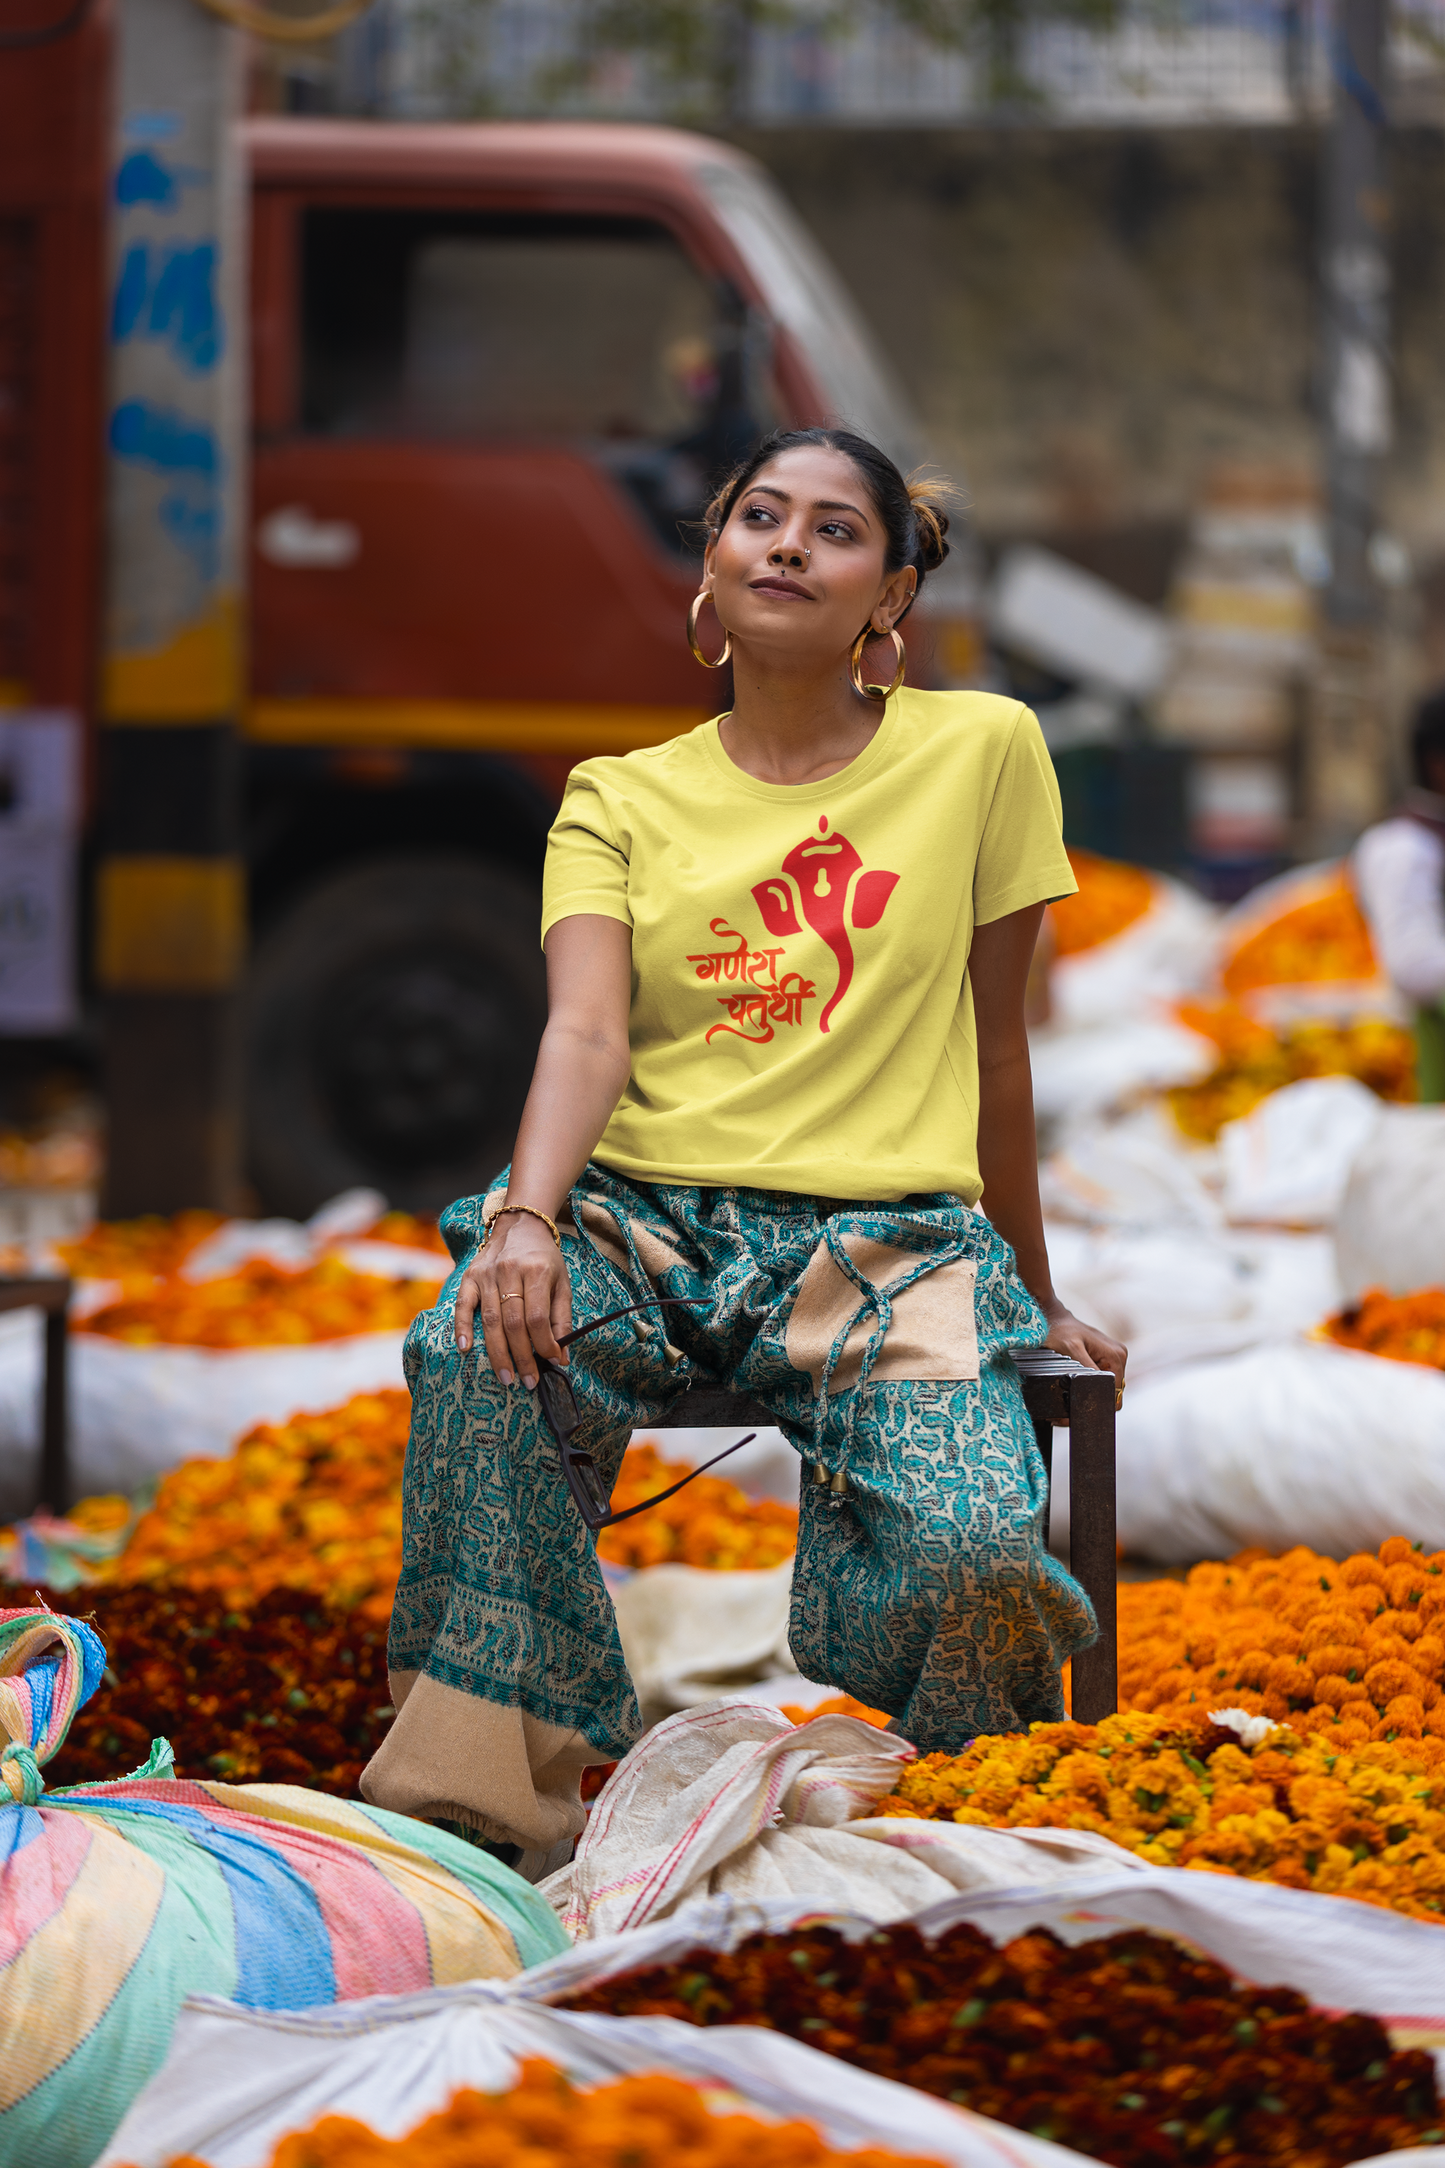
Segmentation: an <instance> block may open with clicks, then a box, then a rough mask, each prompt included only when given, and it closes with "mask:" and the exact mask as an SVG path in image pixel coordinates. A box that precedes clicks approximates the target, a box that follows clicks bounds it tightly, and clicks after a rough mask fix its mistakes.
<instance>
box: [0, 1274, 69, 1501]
mask: <svg viewBox="0 0 1445 2168" xmlns="http://www.w3.org/2000/svg"><path fill="white" fill-rule="evenodd" d="M71 1284H72V1283H71V1282H70V1281H69V1280H67V1279H57V1278H54V1277H53V1276H48V1275H47V1276H46V1277H45V1278H37V1279H10V1278H0V1310H40V1311H42V1312H43V1313H44V1319H45V1323H44V1327H43V1330H44V1334H45V1385H44V1391H43V1398H42V1401H41V1415H40V1469H39V1478H40V1480H39V1487H38V1489H37V1492H36V1504H37V1505H38V1506H48V1507H49V1508H50V1510H51V1512H52V1513H63V1512H64V1511H65V1509H66V1507H67V1506H68V1505H69V1504H70V1503H71V1497H70V1463H69V1456H68V1444H69V1431H68V1422H67V1415H66V1392H65V1386H66V1371H65V1364H66V1312H67V1311H68V1309H69V1308H70V1294H71Z"/></svg>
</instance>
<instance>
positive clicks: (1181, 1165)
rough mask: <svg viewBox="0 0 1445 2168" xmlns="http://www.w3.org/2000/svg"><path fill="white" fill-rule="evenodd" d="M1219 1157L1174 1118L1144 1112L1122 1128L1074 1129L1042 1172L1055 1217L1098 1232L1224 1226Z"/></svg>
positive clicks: (1093, 1125) (1090, 1125) (1042, 1189)
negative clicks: (1215, 1178) (1195, 1142)
mask: <svg viewBox="0 0 1445 2168" xmlns="http://www.w3.org/2000/svg"><path fill="white" fill-rule="evenodd" d="M1216 1165H1217V1155H1216V1154H1215V1153H1214V1152H1213V1151H1210V1150H1201V1149H1200V1148H1199V1147H1198V1146H1191V1145H1189V1144H1187V1143H1186V1142H1185V1139H1184V1137H1183V1136H1182V1135H1181V1134H1180V1131H1179V1129H1178V1128H1177V1126H1176V1125H1175V1123H1174V1120H1173V1118H1172V1116H1170V1115H1169V1114H1167V1113H1165V1112H1164V1111H1163V1110H1162V1109H1161V1108H1158V1107H1150V1108H1148V1109H1141V1110H1140V1112H1139V1113H1137V1114H1135V1115H1133V1116H1131V1117H1129V1118H1128V1119H1126V1120H1124V1121H1119V1122H1104V1121H1099V1120H1098V1119H1093V1120H1088V1121H1080V1122H1076V1123H1071V1124H1070V1125H1069V1126H1068V1128H1067V1129H1066V1130H1065V1132H1064V1134H1063V1135H1062V1137H1061V1138H1060V1139H1059V1144H1058V1148H1057V1150H1055V1151H1053V1152H1051V1153H1050V1154H1049V1156H1048V1158H1047V1159H1046V1160H1045V1161H1044V1163H1043V1165H1042V1167H1041V1168H1040V1169H1039V1195H1040V1197H1041V1199H1042V1202H1043V1207H1044V1212H1045V1215H1046V1216H1048V1217H1049V1218H1057V1219H1062V1220H1073V1221H1077V1222H1079V1223H1081V1224H1083V1225H1085V1226H1091V1227H1109V1226H1120V1227H1206V1228H1210V1227H1217V1226H1219V1224H1220V1222H1221V1220H1222V1217H1223V1214H1222V1212H1221V1209H1220V1205H1219V1201H1218V1199H1217V1198H1216V1197H1215V1196H1214V1195H1213V1194H1212V1193H1211V1191H1210V1189H1209V1187H1208V1186H1207V1185H1208V1180H1209V1178H1210V1177H1211V1176H1212V1175H1213V1174H1214V1172H1215V1168H1216Z"/></svg>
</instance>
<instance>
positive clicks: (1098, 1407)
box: [1069, 1370, 1119, 1724]
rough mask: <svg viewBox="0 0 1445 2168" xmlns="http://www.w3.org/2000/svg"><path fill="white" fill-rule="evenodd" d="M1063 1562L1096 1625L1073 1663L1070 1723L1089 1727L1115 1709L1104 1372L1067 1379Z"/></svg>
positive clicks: (1109, 1431)
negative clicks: (1087, 1646) (1091, 1608)
mask: <svg viewBox="0 0 1445 2168" xmlns="http://www.w3.org/2000/svg"><path fill="white" fill-rule="evenodd" d="M1069 1558H1070V1567H1071V1570H1072V1572H1073V1576H1074V1579H1075V1580H1076V1581H1078V1582H1079V1583H1080V1585H1081V1586H1082V1587H1083V1589H1084V1591H1085V1593H1086V1594H1087V1595H1088V1596H1089V1597H1090V1598H1091V1600H1092V1602H1093V1606H1094V1610H1095V1613H1096V1614H1097V1616H1098V1620H1099V1638H1098V1640H1097V1641H1096V1642H1095V1643H1094V1645H1093V1647H1092V1648H1090V1649H1084V1650H1082V1651H1081V1652H1080V1653H1079V1654H1078V1655H1077V1656H1076V1657H1075V1658H1074V1662H1073V1680H1074V1694H1073V1701H1074V1721H1075V1722H1076V1723H1079V1724H1097V1723H1098V1721H1099V1719H1100V1718H1101V1717H1104V1716H1112V1715H1113V1713H1114V1711H1115V1709H1116V1708H1117V1707H1118V1705H1119V1637H1118V1603H1117V1590H1118V1539H1117V1535H1116V1530H1115V1517H1114V1379H1113V1374H1112V1373H1111V1372H1110V1371H1108V1370H1101V1371H1099V1372H1097V1373H1089V1372H1086V1373H1084V1374H1083V1375H1082V1376H1080V1375H1077V1374H1076V1375H1075V1376H1073V1377H1071V1378H1070V1380H1069Z"/></svg>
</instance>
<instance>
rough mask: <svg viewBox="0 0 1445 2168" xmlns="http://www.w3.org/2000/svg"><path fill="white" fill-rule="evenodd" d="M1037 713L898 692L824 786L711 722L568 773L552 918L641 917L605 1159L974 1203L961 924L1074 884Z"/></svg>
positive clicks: (973, 1114)
mask: <svg viewBox="0 0 1445 2168" xmlns="http://www.w3.org/2000/svg"><path fill="white" fill-rule="evenodd" d="M1075 885H1076V884H1075V881H1074V877H1073V875H1072V873H1071V872H1070V870H1069V862H1068V859H1067V858H1066V857H1065V855H1064V847H1063V842H1062V839H1061V833H1060V805H1059V790H1058V784H1057V782H1056V781H1055V779H1054V771H1053V768H1052V766H1051V764H1050V761H1049V756H1048V752H1047V749H1046V748H1045V745H1044V741H1043V735H1042V733H1041V731H1040V730H1039V726H1038V724H1037V722H1036V721H1035V719H1034V717H1033V716H1032V715H1031V714H1030V712H1029V710H1028V709H1027V708H1023V707H1020V706H1019V704H1018V702H1017V701H1016V700H1004V699H999V698H997V697H996V696H994V695H993V694H990V693H927V692H913V691H911V690H907V691H904V692H901V693H899V694H898V695H897V696H896V697H895V698H894V699H892V700H890V701H889V703H888V708H887V711H886V713H885V715H884V718H883V721H882V722H881V723H880V724H879V726H878V730H877V732H876V733H875V735H874V737H873V740H872V742H871V744H869V745H868V746H867V747H866V749H865V750H864V751H863V752H862V753H860V754H859V756H858V758H857V759H856V760H854V761H851V762H850V763H849V765H848V766H847V767H846V768H844V769H842V770H841V771H840V772H839V773H838V774H837V775H832V776H829V777H828V778H827V780H826V781H825V782H821V783H805V784H800V785H796V786H794V785H789V784H777V783H760V782H758V781H757V780H756V779H755V778H754V777H752V776H750V775H746V774H745V773H744V772H743V770H742V769H741V768H739V767H736V766H735V765H734V763H733V762H732V761H731V760H729V758H728V756H727V754H726V753H725V752H724V750H723V747H722V744H721V741H720V739H719V736H718V725H717V722H716V721H713V722H710V723H704V724H701V725H700V726H699V727H698V728H697V729H696V730H692V731H689V732H688V734H687V735H686V736H685V737H681V738H674V739H672V740H670V742H669V743H667V744H666V745H658V746H650V747H648V748H647V749H646V750H645V751H642V752H638V753H628V754H626V755H625V756H624V757H622V758H620V759H603V760H588V761H584V762H583V763H582V765H581V766H580V767H579V768H576V769H574V770H573V773H572V777H571V780H570V781H569V783H568V785H567V792H566V795H565V797H564V798H563V800H562V807H561V810H560V812H559V813H558V815H557V819H556V822H555V823H554V825H553V828H552V833H551V837H550V839H549V842H548V846H547V870H546V879H545V889H544V900H543V913H542V931H543V936H544V938H545V936H546V934H547V932H548V930H549V929H550V928H551V927H553V926H555V925H556V924H557V922H558V920H559V919H564V918H572V917H576V916H578V915H580V914H582V913H596V914H598V915H600V916H601V917H604V918H616V919H620V920H621V921H622V923H623V925H625V926H630V927H631V928H632V1012H631V1019H630V1034H631V1041H632V1075H631V1077H630V1079H629V1081H628V1085H627V1089H626V1090H625V1092H624V1093H623V1095H622V1098H621V1100H620V1101H619V1103H618V1106H617V1110H616V1112H615V1113H614V1115H613V1117H612V1119H611V1121H610V1122H609V1123H608V1125H607V1129H606V1131H605V1133H604V1135H603V1137H602V1140H601V1142H600V1144H599V1145H598V1147H597V1150H596V1152H595V1154H594V1157H595V1158H596V1159H598V1160H599V1161H601V1163H602V1164H603V1165H604V1166H607V1167H611V1168H613V1169H614V1170H615V1171H616V1172H617V1173H619V1174H625V1175H630V1176H632V1177H633V1178H634V1179H636V1180H639V1181H645V1182H681V1183H690V1184H695V1185H699V1186H704V1187H713V1186H717V1187H719V1188H735V1187H736V1188H750V1189H772V1190H787V1191H790V1192H794V1193H797V1194H801V1195H805V1196H807V1195H814V1196H822V1197H837V1198H852V1199H857V1200H859V1201H862V1200H865V1199H866V1200H870V1201H872V1200H879V1201H881V1200H888V1201H896V1200H897V1199H899V1198H901V1197H906V1196H909V1195H911V1194H913V1193H914V1192H916V1191H920V1190H947V1191H952V1192H954V1193H955V1194H957V1195H958V1196H960V1197H961V1198H963V1200H964V1201H965V1203H968V1204H972V1203H974V1202H975V1201H976V1200H977V1198H978V1196H979V1193H980V1191H981V1189H982V1186H983V1185H982V1183H981V1181H980V1179H979V1173H978V1149H977V1137H978V1061H977V1053H976V1048H975V1043H974V1025H973V999H972V994H971V992H970V989H969V986H968V983H967V976H966V972H967V964H968V951H969V944H970V942H971V941H972V939H973V929H974V927H975V926H976V925H979V926H982V925H987V924H988V923H989V921H990V920H992V919H997V918H1004V917H1007V915H1008V914H1009V912H1011V911H1019V910H1022V909H1023V908H1024V907H1025V906H1026V905H1027V904H1031V903H1039V902H1042V901H1044V900H1046V899H1049V898H1052V897H1055V896H1066V895H1069V894H1071V893H1072V892H1073V889H1074V887H1075Z"/></svg>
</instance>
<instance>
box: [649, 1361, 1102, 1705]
mask: <svg viewBox="0 0 1445 2168" xmlns="http://www.w3.org/2000/svg"><path fill="white" fill-rule="evenodd" d="M1013 1359H1014V1362H1015V1363H1016V1365H1017V1367H1018V1369H1019V1372H1020V1374H1021V1376H1022V1378H1023V1388H1024V1405H1025V1406H1026V1407H1027V1409H1028V1411H1029V1415H1030V1417H1031V1418H1032V1421H1033V1426H1034V1436H1035V1437H1036V1438H1037V1439H1038V1443H1039V1451H1040V1452H1041V1453H1042V1455H1043V1459H1044V1469H1045V1472H1046V1473H1047V1475H1048V1477H1049V1483H1050V1490H1051V1492H1052V1485H1053V1452H1054V1426H1055V1424H1062V1425H1063V1426H1064V1427H1065V1428H1066V1429H1067V1431H1068V1433H1069V1564H1070V1571H1071V1572H1072V1573H1073V1576H1074V1578H1075V1580H1076V1581H1078V1583H1079V1584H1080V1586H1081V1587H1082V1588H1083V1589H1084V1591H1085V1593H1086V1594H1087V1595H1088V1596H1089V1597H1090V1598H1091V1600H1092V1602H1093V1605H1094V1610H1095V1612H1096V1613H1097V1615H1098V1620H1099V1638H1098V1640H1097V1641H1096V1642H1095V1643H1094V1646H1093V1647H1092V1648H1091V1649H1085V1650H1083V1652H1082V1653H1081V1654H1080V1655H1078V1656H1076V1657H1075V1658H1074V1660H1073V1711H1074V1717H1075V1719H1076V1721H1077V1722H1079V1723H1081V1724H1097V1723H1098V1721H1099V1719H1100V1717H1104V1716H1112V1715H1113V1713H1114V1711H1115V1709H1116V1708H1117V1706H1118V1701H1119V1636H1118V1623H1117V1609H1116V1600H1115V1588H1116V1582H1117V1552H1116V1539H1115V1533H1114V1379H1113V1374H1112V1372H1110V1371H1108V1370H1086V1369H1085V1368H1084V1367H1083V1365H1082V1364H1080V1363H1076V1362H1075V1361H1074V1360H1073V1359H1072V1357H1070V1356H1068V1355H1055V1354H1054V1353H1052V1351H1051V1350H1049V1349H1047V1348H1019V1349H1017V1350H1016V1351H1015V1353H1014V1358H1013ZM772 1421H773V1418H772V1416H771V1415H769V1413H768V1411H767V1409H766V1408H764V1407H762V1406H760V1405H759V1403H758V1402H757V1401H756V1400H750V1399H749V1398H748V1396H747V1394H746V1393H733V1392H727V1391H725V1390H723V1389H722V1388H721V1387H719V1386H714V1385H694V1386H692V1387H691V1388H690V1390H689V1391H687V1392H685V1393H684V1394H683V1395H682V1396H681V1398H680V1399H677V1400H674V1401H673V1403H672V1405H671V1407H670V1408H668V1409H666V1410H665V1411H664V1413H663V1415H662V1416H661V1417H660V1418H659V1424H658V1427H659V1428H662V1427H664V1426H666V1427H668V1428H671V1427H672V1426H673V1425H677V1426H679V1427H681V1426H683V1425H689V1426H695V1427H696V1428H698V1429H700V1430H722V1429H731V1428H734V1427H736V1428H739V1429H749V1428H757V1427H760V1426H763V1425H768V1426H771V1424H772ZM1044 1527H1045V1533H1046V1534H1047V1529H1048V1519H1047V1515H1046V1516H1045V1522H1044Z"/></svg>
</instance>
